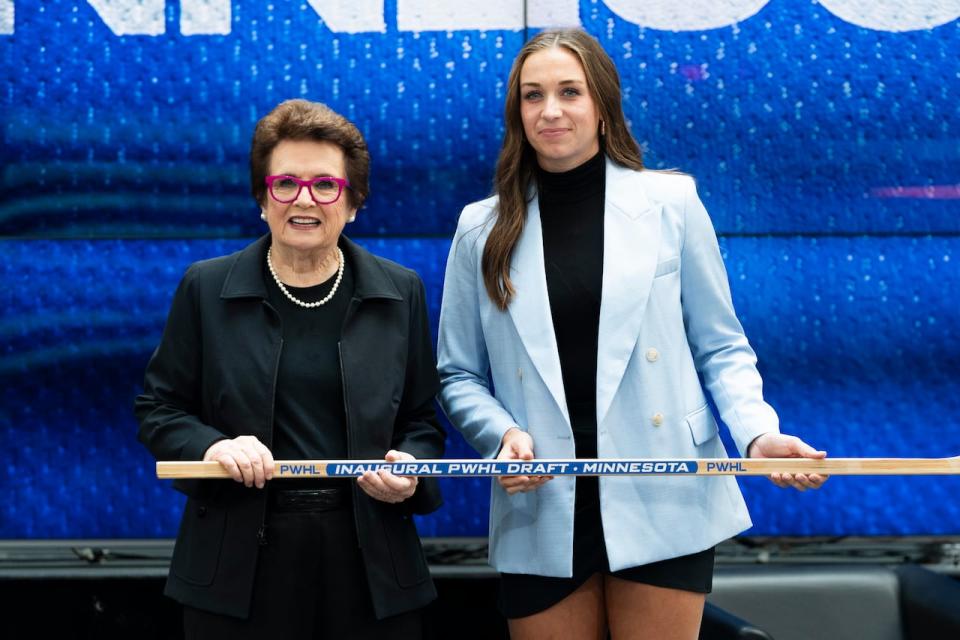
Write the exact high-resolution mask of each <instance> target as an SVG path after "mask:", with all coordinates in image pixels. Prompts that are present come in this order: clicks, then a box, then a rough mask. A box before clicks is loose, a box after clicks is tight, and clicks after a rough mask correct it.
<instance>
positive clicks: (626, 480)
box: [438, 30, 826, 639]
mask: <svg viewBox="0 0 960 640" xmlns="http://www.w3.org/2000/svg"><path fill="white" fill-rule="evenodd" d="M505 118H506V133H505V136H504V141H503V147H502V149H501V152H500V158H499V161H498V164H497V172H496V180H495V191H496V193H495V195H494V196H493V197H491V198H488V199H486V200H483V201H481V202H476V203H473V204H470V205H468V206H467V207H466V208H465V209H464V211H463V213H462V215H461V217H460V221H459V225H458V228H457V232H456V236H455V238H454V240H453V245H452V247H451V250H450V256H449V260H448V263H447V272H446V281H445V285H444V297H443V308H442V311H441V316H440V344H439V354H438V356H439V370H440V378H441V394H440V398H441V404H442V406H443V408H444V410H445V411H446V413H447V415H448V416H449V417H450V420H451V422H452V423H453V424H454V425H455V426H456V427H457V428H458V429H459V430H460V431H461V432H462V433H463V434H464V436H465V437H466V439H467V440H468V441H469V442H470V443H471V444H472V445H473V446H474V447H475V448H476V449H477V450H478V451H479V452H480V453H481V454H482V455H484V456H487V457H497V458H500V459H505V458H511V459H512V458H522V459H530V458H533V456H534V454H536V456H537V457H541V458H569V457H573V456H574V455H576V456H577V457H583V458H592V457H600V458H624V457H647V458H657V457H684V458H709V457H726V452H725V451H724V448H723V445H722V443H721V441H720V438H719V437H718V436H717V424H716V422H715V421H714V418H713V415H712V413H711V411H710V409H709V407H708V404H707V400H706V395H705V391H704V389H703V388H702V387H701V384H700V381H699V377H698V376H702V377H703V380H704V383H705V385H706V390H707V391H709V393H710V394H711V396H712V397H713V400H714V402H715V404H716V406H717V408H718V409H719V411H720V414H721V417H722V419H723V421H724V422H725V423H726V425H727V426H728V428H729V429H730V431H731V433H732V435H733V439H734V441H735V442H736V444H737V447H738V449H739V450H740V453H741V454H742V455H749V456H754V457H789V456H803V457H813V458H818V457H823V456H824V455H826V454H825V453H824V452H822V451H815V450H814V449H813V448H812V447H810V446H808V445H807V444H805V443H803V442H802V441H801V440H799V439H798V438H795V437H792V436H787V435H782V434H780V433H779V426H778V419H777V415H776V413H775V412H774V410H773V409H772V408H771V407H770V406H769V405H768V404H767V403H765V402H764V400H763V396H762V393H761V386H762V385H761V380H760V376H759V374H758V372H757V369H756V366H755V365H756V356H755V354H754V352H753V350H752V349H751V347H750V345H749V344H748V342H747V339H746V337H745V336H744V334H743V329H742V327H741V325H740V323H739V322H738V320H737V318H736V315H735V314H734V310H733V305H732V303H731V299H730V291H729V287H728V284H727V278H726V272H725V270H724V266H723V261H722V259H721V257H720V252H719V249H718V246H717V239H716V235H715V233H714V230H713V227H712V225H711V223H710V220H709V218H708V216H707V213H706V211H705V210H704V207H703V205H702V204H701V203H700V200H699V198H698V197H697V193H696V188H695V186H694V181H693V180H692V179H691V178H690V177H688V176H685V175H681V174H676V173H665V172H655V171H649V170H646V169H644V166H643V162H642V160H641V155H640V149H639V147H638V145H637V143H636V141H635V140H634V139H633V137H632V136H631V134H630V132H629V130H628V129H627V126H626V121H625V118H624V115H623V111H622V107H621V96H620V82H619V77H618V75H617V71H616V68H615V66H614V64H613V62H612V61H611V60H610V58H609V56H607V54H606V53H605V52H604V51H603V49H602V48H601V46H600V45H599V43H598V42H597V41H596V40H595V39H594V38H592V37H591V36H589V35H588V34H586V33H584V32H583V31H580V30H564V31H550V32H544V33H541V34H539V35H537V36H536V37H534V38H533V39H532V40H531V41H530V42H528V43H527V44H526V45H525V46H524V47H523V49H522V50H521V51H520V53H519V54H518V56H517V59H516V61H515V62H514V65H513V69H512V71H511V74H510V79H509V87H508V93H507V98H506V107H505ZM491 381H492V385H491V384H490V382H491ZM772 480H773V481H774V482H775V483H777V484H778V485H780V486H793V487H795V488H798V489H801V490H803V489H806V488H817V487H819V486H820V485H821V484H822V483H823V481H824V480H825V478H823V477H819V476H803V475H797V476H783V477H780V476H777V477H773V478H772ZM749 526H750V518H749V516H748V514H747V510H746V507H745V504H744V501H743V498H742V496H741V494H740V491H739V488H738V486H737V483H736V481H735V480H734V479H733V478H731V477H726V478H722V479H721V478H709V479H706V478H695V477H676V478H674V477H656V478H643V477H632V478H631V477H602V478H599V479H597V478H578V479H576V480H574V479H572V478H562V479H553V480H552V481H551V478H549V477H526V476H518V477H511V478H503V479H500V480H499V481H498V483H495V484H494V487H493V497H492V505H491V514H490V559H491V564H492V565H493V566H494V567H495V568H496V569H498V570H499V571H500V572H501V575H502V581H501V607H502V610H503V613H504V614H505V615H506V616H507V618H508V619H509V624H510V632H511V635H512V636H513V637H515V638H534V637H536V638H547V637H565V638H566V637H569V638H573V637H577V638H590V637H597V638H601V637H604V636H603V634H604V633H605V632H606V630H607V629H608V628H609V630H610V631H611V633H612V634H613V637H614V638H629V637H637V638H639V637H644V638H661V639H662V638H696V637H697V634H698V629H699V625H700V619H701V616H702V613H703V604H704V598H705V595H704V594H705V593H707V592H709V591H710V588H711V584H712V573H713V553H714V552H713V549H714V546H715V545H716V544H717V543H718V542H720V541H722V540H724V539H726V538H729V537H730V536H733V535H735V534H737V533H739V532H741V531H743V530H744V529H746V528H748V527H749Z"/></svg>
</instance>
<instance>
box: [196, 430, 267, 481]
mask: <svg viewBox="0 0 960 640" xmlns="http://www.w3.org/2000/svg"><path fill="white" fill-rule="evenodd" d="M203 460H204V462H209V461H216V462H219V463H220V466H221V467H223V468H224V469H226V470H227V473H229V474H230V477H231V478H233V479H234V480H236V481H237V482H242V483H243V484H245V485H246V486H248V487H252V486H253V485H256V486H257V489H263V485H264V483H266V481H267V480H270V479H272V478H273V454H271V453H270V449H267V447H266V445H264V444H263V443H262V442H260V441H259V440H257V438H256V436H237V437H236V438H234V439H233V440H218V441H217V442H214V443H213V444H212V445H210V448H209V449H207V451H206V453H204V454H203Z"/></svg>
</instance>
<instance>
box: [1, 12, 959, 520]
mask: <svg viewBox="0 0 960 640" xmlns="http://www.w3.org/2000/svg"><path fill="white" fill-rule="evenodd" d="M447 4H453V3H443V2H424V1H422V0H421V1H420V2H414V1H413V0H393V1H391V0H388V1H386V2H370V1H369V0H356V1H355V2H351V3H344V2H336V1H331V2H323V1H322V0H312V1H310V2H276V3H273V4H272V5H270V4H264V3H259V2H253V1H251V0H234V1H233V2H229V1H224V0H193V1H187V0H184V1H183V2H172V1H171V2H163V0H159V1H157V0H129V1H128V0H90V1H89V2H72V1H70V2H68V1H66V0H51V1H48V2H43V3H39V2H23V1H21V0H16V1H15V2H14V1H12V0H0V70H2V73H0V127H2V147H0V154H2V157H0V184H2V189H0V236H2V237H0V247H2V251H3V256H4V259H3V260H2V262H0V303H2V308H3V310H4V311H3V316H2V319H0V394H2V408H0V441H2V445H3V451H4V452H6V456H5V462H4V466H5V468H4V469H3V470H2V472H0V486H4V495H5V496H8V497H7V498H6V499H5V500H4V501H3V503H2V506H0V508H2V509H3V510H4V513H3V516H2V517H0V537H3V538H68V537H151V536H172V535H174V534H175V531H176V521H177V517H178V515H179V509H180V506H181V504H182V501H181V498H180V497H179V496H178V495H177V494H176V493H175V492H174V491H173V490H172V489H171V488H170V487H169V485H168V484H165V483H162V482H160V481H157V480H155V479H154V477H153V467H152V460H151V458H150V457H149V455H148V454H147V452H146V451H145V450H143V449H142V447H140V445H139V444H137V443H136V440H135V434H136V424H135V421H134V420H133V417H132V414H131V404H132V399H133V397H134V395H136V393H138V391H139V387H140V383H141V380H142V375H143V369H144V366H145V364H146V361H147V358H148V357H149V354H150V352H151V351H152V349H153V347H154V346H155V345H156V342H157V340H158V338H159V334H160V330H161V328H162V324H163V321H164V318H165V315H166V310H167V306H168V304H169V301H170V297H171V295H172V293H173V290H174V288H175V286H176V283H177V281H178V280H179V278H180V276H181V275H182V273H183V271H184V269H185V268H186V266H187V265H188V264H189V263H190V262H192V261H194V260H197V259H201V258H206V257H211V256H216V255H221V254H224V253H227V252H230V251H233V250H235V249H237V248H239V247H242V246H244V245H245V244H247V243H248V242H249V241H250V240H251V239H252V238H254V237H256V236H257V235H259V234H260V233H262V232H263V231H264V227H263V224H262V222H261V221H260V219H259V211H258V208H257V207H256V206H255V204H254V202H253V201H252V199H251V197H250V196H249V184H248V174H247V164H246V163H247V152H248V148H249V141H250V137H251V134H252V130H253V125H254V123H255V122H256V120H257V119H258V118H259V117H261V116H262V115H264V114H265V113H266V112H267V111H268V110H269V109H270V108H272V107H273V106H274V105H275V104H276V103H278V102H280V101H281V100H283V99H286V98H290V97H305V98H308V99H312V100H319V101H323V102H326V103H328V104H330V105H331V106H332V107H334V108H335V109H337V110H339V111H341V112H342V113H344V114H345V115H347V116H348V117H349V118H351V119H352V120H354V121H355V122H356V123H357V124H358V126H359V127H360V128H361V130H362V131H363V132H364V134H365V135H366V136H367V139H368V141H369V143H370V146H371V152H372V156H373V171H372V181H371V186H372V195H371V198H370V200H369V202H368V205H367V207H366V208H365V209H364V210H362V211H361V213H360V216H359V217H358V220H357V222H356V223H354V224H353V225H352V226H350V227H348V229H347V231H348V233H349V234H350V235H351V236H352V237H354V238H356V239H359V240H360V241H361V242H362V243H363V244H365V245H366V246H367V247H369V248H371V249H372V250H374V251H375V252H377V253H380V254H382V255H384V256H387V257H389V258H392V259H395V260H397V261H399V262H402V263H404V264H406V265H408V266H411V267H413V268H415V269H416V270H417V271H418V272H419V273H420V274H421V276H422V277H423V278H424V280H425V282H426V284H427V287H428V295H429V303H430V308H431V315H432V320H433V322H434V325H435V323H436V318H437V314H438V310H439V305H440V292H441V287H442V276H443V268H444V261H445V258H446V253H447V249H448V247H449V238H450V236H451V235H452V233H453V229H454V227H455V225H456V218H457V215H458V213H459V211H460V209H461V208H462V206H463V205H464V204H465V203H467V202H469V201H471V200H475V199H478V198H481V197H484V196H485V195H487V194H488V192H489V190H490V180H491V176H492V171H493V165H494V162H495V160H496V156H497V151H498V146H499V139H500V135H501V132H502V101H503V95H504V90H505V82H506V77H507V74H508V71H509V66H510V63H511V61H512V58H513V56H514V54H515V53H516V51H517V50H518V49H519V47H520V46H521V44H522V43H523V42H524V41H525V39H526V38H527V37H528V36H529V35H530V34H531V33H532V32H533V31H534V30H535V29H534V28H535V27H539V26H544V25H545V24H548V23H549V22H550V21H551V20H554V21H561V22H566V23H570V22H577V23H579V24H582V25H583V26H584V28H586V29H587V30H588V31H590V32H591V33H592V34H594V35H595V36H596V37H598V38H599V39H600V41H601V43H602V44H603V45H604V47H605V48H606V50H607V51H608V52H609V53H610V55H611V56H612V57H613V58H614V60H615V61H616V63H617V65H618V67H619V69H620V73H621V75H622V79H623V85H624V106H625V110H626V112H627V115H628V118H629V119H630V122H631V126H632V129H633V131H634V134H635V135H636V137H637V138H638V140H640V141H641V143H642V145H643V147H644V150H645V154H646V161H647V163H648V165H650V166H652V167H677V168H680V169H682V170H683V171H686V172H689V173H692V174H693V175H695V176H696V177H697V180H698V183H699V186H700V191H701V196H702V197H703V199H704V201H705V203H706V204H707V207H708V209H709V210H710V212H711V214H712V217H713V219H714V223H715V225H716V227H717V230H718V232H719V234H720V236H721V246H722V249H723V252H724V258H725V260H726V262H727V268H728V271H729V275H730V280H731V286H732V288H733V292H734V302H735V304H736V307H737V310H738V312H739V314H740V316H741V318H742V320H743V323H744V326H745V328H746V330H747V334H748V336H749V337H750V339H751V341H752V343H753V344H754V346H755V347H756V350H757V352H758V355H759V357H760V368H761V372H762V373H763V374H764V378H765V381H766V385H765V390H766V393H767V396H768V399H769V400H770V402H771V403H772V404H773V405H774V406H775V407H776V408H777V410H778V412H779V413H780V415H781V419H782V422H783V427H784V430H785V431H788V432H791V433H795V434H797V435H800V436H802V437H803V438H804V439H806V440H808V441H809V442H811V443H813V444H814V445H816V446H818V447H821V448H825V449H827V450H828V451H829V453H830V455H833V456H945V455H956V454H958V453H960V383H958V374H960V304H958V296H960V268H958V267H960V216H958V214H960V171H958V167H960V157H958V156H960V142H958V137H960V135H958V134H960V99H958V90H960V61H958V56H957V51H960V21H957V20H956V19H955V18H956V17H957V16H958V15H960V2H955V1H954V2H940V3H933V2H922V1H920V2H899V3H897V5H898V6H899V7H900V9H899V10H898V11H894V10H892V9H890V10H886V9H885V7H887V6H888V5H890V3H887V2H879V3H876V7H875V8H874V11H875V12H876V13H874V14H870V15H861V14H857V13H856V12H855V11H853V10H851V9H849V8H848V7H849V6H853V5H856V3H854V2H849V1H843V0H830V2H822V3H817V2H807V3H795V2H789V1H787V0H771V1H770V2H762V1H761V2H758V1H757V0H752V1H751V2H745V1H743V0H740V1H738V2H730V3H719V5H722V6H723V7H727V8H729V7H732V6H734V5H744V6H747V5H749V6H747V8H744V9H740V10H739V13H737V14H736V15H732V17H731V16H727V17H724V16H721V15H714V14H715V13H717V11H720V9H710V10H708V9H706V8H705V7H708V6H709V5H710V3H704V2H700V3H699V4H702V5H703V7H701V8H702V11H701V12H700V13H697V11H694V10H692V9H691V10H690V11H688V12H675V14H676V15H666V16H656V15H652V14H654V13H656V10H655V9H649V5H652V4H657V3H644V2H639V0H637V1H635V2H633V1H629V0H616V1H613V0H611V1H609V2H607V3H604V2H600V1H582V2H579V3H578V2H567V1H550V0H539V1H538V0H530V1H529V2H527V3H523V2H522V1H521V0H491V1H490V2H488V3H485V7H486V10H484V9H482V8H481V9H463V8H460V9H457V10H456V11H458V13H454V10H453V9H445V8H444V6H445V5H447ZM697 4H698V3H697V2H690V3H687V5H697ZM719 5H718V6H719ZM927 5H930V6H929V7H928V6H927ZM933 5H937V7H939V9H938V10H939V11H940V13H941V14H944V12H946V14H944V15H939V16H937V15H935V14H936V11H934V10H933V9H932V8H931V7H932V6H933ZM525 6H526V13H524V7H525ZM351 7H352V9H351ZM688 8H689V7H688ZM851 11H853V12H852V13H851ZM885 11H886V13H889V14H890V15H886V13H884V12H885ZM551 12H552V13H551ZM711 12H712V13H711ZM950 12H952V13H950ZM728 448H729V449H730V451H733V449H732V448H731V447H730V446H729V445H728ZM448 450H449V455H451V456H463V457H466V456H472V455H474V454H473V452H472V451H470V450H469V449H468V448H467V447H466V446H465V445H464V443H463V441H462V440H461V439H460V438H459V436H458V435H456V434H451V436H450V439H449V443H448ZM741 485H742V487H743V489H744V492H745V494H746V495H747V499H748V503H749V504H750V507H751V510H752V513H753V516H754V521H755V523H756V526H755V527H754V529H753V530H751V532H750V533H752V534H755V535H776V534H791V535H847V534H872V535H891V534H930V533H935V534H947V533H950V534H956V533H960V511H958V510H960V505H958V503H957V501H956V499H955V496H956V495H960V479H958V478H855V479H854V478H835V479H833V480H831V481H830V483H829V484H828V485H827V487H826V488H825V489H824V490H823V491H820V492H816V493H807V494H799V493H795V492H785V491H780V490H777V489H775V488H774V487H772V485H770V484H769V483H768V482H766V481H765V480H763V479H761V478H754V479H745V480H743V481H742V482H741ZM444 489H445V493H446V500H447V504H446V507H445V508H444V509H442V510H441V511H440V512H438V513H437V514H435V515H433V516H430V517H428V518H424V519H422V520H421V521H420V529H421V532H422V533H424V534H426V535H483V534H485V532H486V516H487V505H488V492H489V488H488V481H484V480H477V479H457V480H449V481H444Z"/></svg>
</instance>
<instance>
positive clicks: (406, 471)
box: [157, 456, 960, 479]
mask: <svg viewBox="0 0 960 640" xmlns="http://www.w3.org/2000/svg"><path fill="white" fill-rule="evenodd" d="M275 465H276V467H275V469H276V471H275V472H274V476H273V477H274V478H357V477H359V476H362V475H363V474H364V473H365V472H367V471H374V472H376V471H379V470H381V469H385V470H389V471H391V472H392V473H393V474H394V475H399V476H420V477H475V476H488V477H496V476H517V475H536V476H647V475H651V476H659V475H685V476H728V475H734V476H766V475H770V474H772V473H806V474H811V473H817V474H821V475H831V476H845V475H847V476H849V475H857V476H894V475H954V474H958V475H960V456H957V457H953V458H824V459H821V460H814V459H810V458H701V459H660V458H628V459H607V460H603V459H597V460H592V459H550V460H548V459H543V460H470V459H465V460H415V461H397V462H385V461H383V460H277V461H276V462H275ZM157 477H158V478H161V479H174V478H229V477H230V474H229V473H227V471H226V470H225V469H224V468H223V467H222V466H220V463H219V462H158V463H157Z"/></svg>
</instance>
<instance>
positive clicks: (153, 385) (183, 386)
mask: <svg viewBox="0 0 960 640" xmlns="http://www.w3.org/2000/svg"><path fill="white" fill-rule="evenodd" d="M199 284H200V283H199V274H198V267H197V265H193V266H191V267H190V268H189V269H188V270H187V273H186V274H185V275H184V277H183V279H182V280H181V281H180V285H179V286H178V287H177V291H176V293H175V294H174V296H173V302H172V303H171V305H170V313H169V315H168V317H167V324H166V326H165V327H164V329H163V336H162V337H161V339H160V345H159V346H158V347H157V349H156V351H154V353H153V356H152V357H151V358H150V362H149V363H148V364H147V371H146V374H145V376H144V381H143V393H142V394H140V395H139V396H137V398H136V399H135V400H134V413H135V414H136V417H137V420H138V421H139V422H140V431H139V439H140V442H142V443H143V444H144V445H146V447H147V448H148V449H149V450H150V452H151V453H152V454H153V455H154V457H156V458H157V459H158V460H202V459H203V454H204V453H205V452H206V450H207V449H208V448H209V447H210V445H212V444H213V443H214V442H216V441H218V440H223V439H225V438H226V437H227V436H226V435H224V434H223V433H221V432H220V431H219V430H217V429H215V428H214V427H211V426H210V425H207V424H205V423H204V422H203V421H202V420H201V419H200V418H199V417H198V416H199V414H200V406H201V403H200V378H201V366H202V358H203V344H202V339H201V330H200V309H199V306H200V305H199V296H200V291H199V289H200V286H199Z"/></svg>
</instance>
